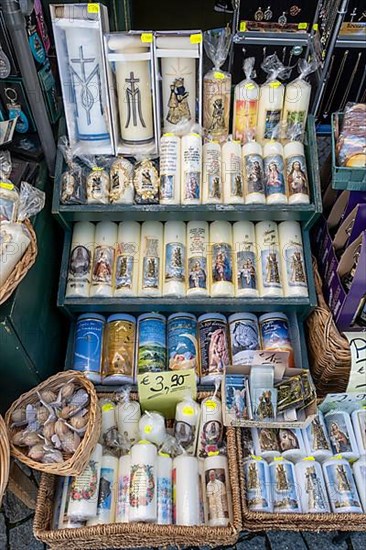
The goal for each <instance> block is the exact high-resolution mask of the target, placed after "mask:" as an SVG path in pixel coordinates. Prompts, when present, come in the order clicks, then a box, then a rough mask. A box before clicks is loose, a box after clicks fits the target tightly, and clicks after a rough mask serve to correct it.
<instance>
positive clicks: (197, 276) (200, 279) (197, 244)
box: [187, 221, 209, 296]
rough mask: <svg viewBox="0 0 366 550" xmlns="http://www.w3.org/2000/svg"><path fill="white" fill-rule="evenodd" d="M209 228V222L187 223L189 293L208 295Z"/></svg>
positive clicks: (190, 294) (189, 294) (191, 294)
mask: <svg viewBox="0 0 366 550" xmlns="http://www.w3.org/2000/svg"><path fill="white" fill-rule="evenodd" d="M208 247H209V230H208V223H207V222H196V221H191V222H188V223H187V279H188V286H187V295H188V296H208V289H209V278H208V262H207V254H208Z"/></svg>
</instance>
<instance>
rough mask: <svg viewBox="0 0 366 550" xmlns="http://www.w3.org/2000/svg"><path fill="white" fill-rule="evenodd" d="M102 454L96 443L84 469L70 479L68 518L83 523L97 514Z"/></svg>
mask: <svg viewBox="0 0 366 550" xmlns="http://www.w3.org/2000/svg"><path fill="white" fill-rule="evenodd" d="M102 453H103V448H102V446H101V445H99V443H97V445H96V446H95V449H94V451H93V452H92V455H91V457H90V460H89V462H88V464H87V466H86V468H85V469H84V470H83V471H82V473H81V474H79V475H78V476H76V477H73V478H72V482H71V492H70V500H69V506H68V515H69V517H70V518H73V519H75V520H82V521H83V520H87V519H90V518H93V517H95V516H96V514H97V505H98V494H99V484H100V469H101V463H102Z"/></svg>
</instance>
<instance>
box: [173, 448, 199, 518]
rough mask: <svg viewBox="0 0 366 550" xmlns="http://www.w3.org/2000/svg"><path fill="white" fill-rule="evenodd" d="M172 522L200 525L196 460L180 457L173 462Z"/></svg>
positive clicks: (191, 457) (189, 457) (184, 456)
mask: <svg viewBox="0 0 366 550" xmlns="http://www.w3.org/2000/svg"><path fill="white" fill-rule="evenodd" d="M173 522H174V523H175V524H176V525H199V524H200V493H199V475H198V459H197V458H195V457H193V456H187V455H180V456H177V457H176V458H175V459H174V461H173Z"/></svg>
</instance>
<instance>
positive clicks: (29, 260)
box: [0, 220, 38, 304]
mask: <svg viewBox="0 0 366 550" xmlns="http://www.w3.org/2000/svg"><path fill="white" fill-rule="evenodd" d="M24 225H25V226H26V227H27V229H28V231H29V235H30V243H29V246H28V248H27V250H26V251H25V253H24V255H23V257H22V259H21V260H20V261H19V262H18V263H17V265H16V267H15V269H14V270H13V272H12V273H11V275H10V276H9V277H8V278H7V279H6V281H5V283H4V284H3V285H2V287H1V288H0V304H2V303H3V302H5V301H6V300H7V299H8V298H10V296H11V295H12V293H13V292H14V290H15V289H16V287H17V286H18V284H19V283H20V281H22V279H24V277H25V276H26V274H27V273H28V271H29V270H30V268H31V267H32V265H33V264H34V262H35V261H36V257H37V254H38V247H37V237H36V234H35V232H34V229H33V226H32V224H31V222H30V221H29V220H25V222H24Z"/></svg>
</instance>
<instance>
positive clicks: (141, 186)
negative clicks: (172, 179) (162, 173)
mask: <svg viewBox="0 0 366 550" xmlns="http://www.w3.org/2000/svg"><path fill="white" fill-rule="evenodd" d="M133 184H134V186H135V193H136V195H135V201H136V202H137V203H138V204H153V203H157V202H159V173H158V171H157V169H156V166H155V165H154V163H153V162H152V161H151V160H148V159H144V160H142V161H140V162H137V163H136V164H135V174H134V179H133Z"/></svg>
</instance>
